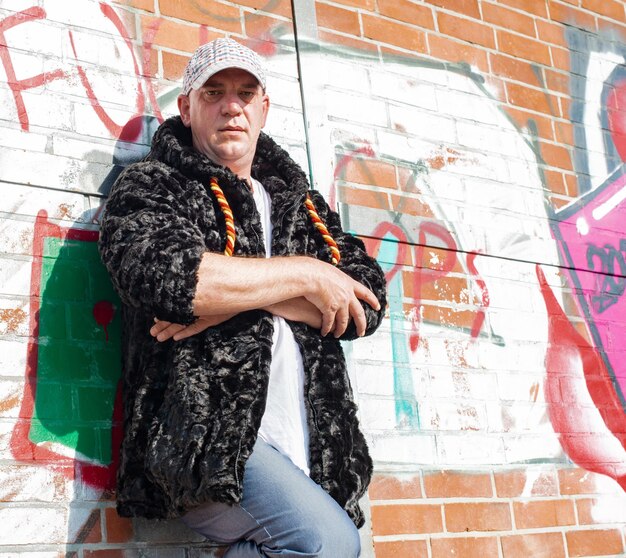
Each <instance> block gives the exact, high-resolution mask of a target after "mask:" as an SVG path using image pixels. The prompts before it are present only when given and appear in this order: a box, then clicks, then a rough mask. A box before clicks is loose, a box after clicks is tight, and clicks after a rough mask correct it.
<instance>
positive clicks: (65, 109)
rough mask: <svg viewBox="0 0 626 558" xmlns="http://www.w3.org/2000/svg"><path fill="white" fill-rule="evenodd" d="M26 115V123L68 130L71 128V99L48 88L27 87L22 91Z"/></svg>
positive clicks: (33, 125) (35, 126)
mask: <svg viewBox="0 0 626 558" xmlns="http://www.w3.org/2000/svg"><path fill="white" fill-rule="evenodd" d="M22 97H23V99H24V105H25V107H26V112H27V115H28V124H29V126H32V127H33V128H34V129H36V128H37V127H41V128H49V129H53V130H55V131H56V130H65V131H70V130H72V128H73V124H72V119H73V117H72V113H73V106H72V101H71V100H69V99H68V98H66V97H63V96H60V95H57V94H52V93H51V92H50V91H49V90H48V89H44V88H38V89H29V90H28V91H24V92H23V93H22Z"/></svg>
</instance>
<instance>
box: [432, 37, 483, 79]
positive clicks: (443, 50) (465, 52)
mask: <svg viewBox="0 0 626 558" xmlns="http://www.w3.org/2000/svg"><path fill="white" fill-rule="evenodd" d="M428 46H429V51H430V55H431V56H433V57H434V58H437V59H438V60H447V61H448V62H465V63H467V64H470V65H471V66H476V67H477V68H478V69H479V70H480V71H481V72H485V73H488V72H489V65H488V63H487V52H485V50H483V49H482V48H480V47H475V46H472V45H470V44H466V43H460V42H458V41H455V40H454V39H450V38H448V37H441V36H439V35H429V36H428Z"/></svg>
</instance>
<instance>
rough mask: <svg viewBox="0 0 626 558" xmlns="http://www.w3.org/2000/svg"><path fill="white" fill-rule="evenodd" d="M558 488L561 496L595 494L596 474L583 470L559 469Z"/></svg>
mask: <svg viewBox="0 0 626 558" xmlns="http://www.w3.org/2000/svg"><path fill="white" fill-rule="evenodd" d="M558 475H559V487H560V492H561V494H565V495H571V494H596V493H597V492H598V490H597V484H596V473H590V472H589V471H586V470H585V469H560V470H559V472H558Z"/></svg>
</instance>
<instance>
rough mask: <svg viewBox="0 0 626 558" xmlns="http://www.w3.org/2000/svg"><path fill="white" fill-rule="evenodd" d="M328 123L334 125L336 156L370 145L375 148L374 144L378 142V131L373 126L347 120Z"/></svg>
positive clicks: (332, 134)
mask: <svg viewBox="0 0 626 558" xmlns="http://www.w3.org/2000/svg"><path fill="white" fill-rule="evenodd" d="M328 125H329V126H332V129H331V142H332V144H333V145H334V146H335V154H336V155H335V156H336V158H338V157H340V156H341V153H343V152H344V151H346V152H349V151H352V150H353V149H359V148H361V147H365V146H368V145H369V146H372V149H374V148H373V146H375V145H376V144H377V139H376V132H375V131H374V130H372V129H371V128H366V127H365V126H359V125H355V124H348V123H347V122H341V123H340V124H339V123H336V122H332V123H329V124H328ZM335 164H336V163H335Z"/></svg>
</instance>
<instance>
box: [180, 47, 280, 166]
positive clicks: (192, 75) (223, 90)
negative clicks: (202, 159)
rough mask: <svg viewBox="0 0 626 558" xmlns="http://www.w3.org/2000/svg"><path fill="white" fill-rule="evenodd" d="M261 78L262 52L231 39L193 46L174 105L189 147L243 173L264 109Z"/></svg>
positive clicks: (254, 149) (257, 135)
mask: <svg viewBox="0 0 626 558" xmlns="http://www.w3.org/2000/svg"><path fill="white" fill-rule="evenodd" d="M265 83H266V82H265V71H264V69H263V65H262V62H261V58H260V57H259V56H258V55H257V54H256V53H255V52H253V51H252V50H250V49H249V48H247V47H244V46H243V45H240V44H239V43H237V42H236V41H233V40H232V39H216V40H215V41H212V42H210V43H207V44H205V45H203V46H201V47H200V48H198V49H197V50H196V52H195V53H194V54H193V56H192V57H191V59H190V60H189V63H188V64H187V68H186V69H185V73H184V75H183V90H182V93H181V95H179V97H178V108H179V111H180V114H181V118H182V120H183V123H184V124H185V126H187V127H190V128H191V134H192V138H193V145H194V147H195V148H196V149H197V150H198V151H200V152H202V153H204V154H205V155H207V156H208V157H209V158H210V159H212V160H213V161H214V162H216V163H218V164H220V165H224V166H226V167H229V168H230V169H231V170H232V171H233V172H234V173H235V174H237V175H239V176H240V177H242V178H248V177H249V175H250V168H251V166H252V159H253V157H254V152H255V151H256V144H257V140H258V138H259V134H260V132H261V128H263V126H264V125H265V120H266V117H267V112H268V110H269V98H268V97H267V95H266V94H265Z"/></svg>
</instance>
